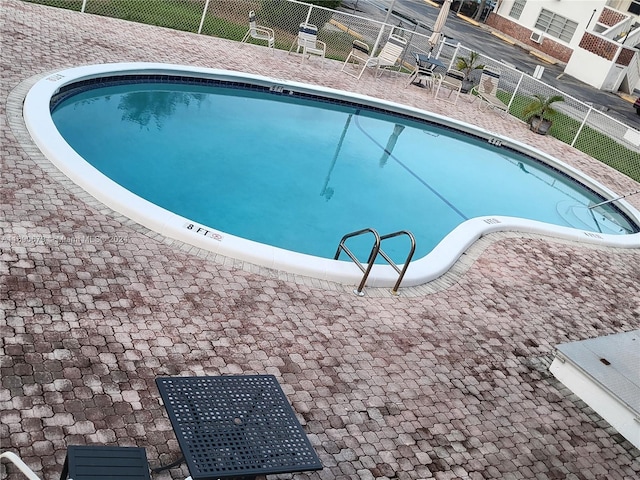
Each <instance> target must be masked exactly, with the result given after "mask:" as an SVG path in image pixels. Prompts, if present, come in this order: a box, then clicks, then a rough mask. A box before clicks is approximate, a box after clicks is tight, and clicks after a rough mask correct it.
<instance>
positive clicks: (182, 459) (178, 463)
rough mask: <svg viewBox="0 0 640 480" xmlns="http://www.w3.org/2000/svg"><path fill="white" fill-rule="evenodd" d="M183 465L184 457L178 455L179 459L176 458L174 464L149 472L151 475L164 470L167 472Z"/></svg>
mask: <svg viewBox="0 0 640 480" xmlns="http://www.w3.org/2000/svg"><path fill="white" fill-rule="evenodd" d="M183 463H184V455H180V458H178V459H177V460H176V461H175V462H172V463H170V464H168V465H163V466H161V467H156V468H152V469H151V471H152V472H153V473H159V472H164V471H165V470H169V469H170V468H175V467H178V466H180V465H182V464H183Z"/></svg>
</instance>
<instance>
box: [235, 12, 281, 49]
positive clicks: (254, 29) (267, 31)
mask: <svg viewBox="0 0 640 480" xmlns="http://www.w3.org/2000/svg"><path fill="white" fill-rule="evenodd" d="M250 38H253V39H254V40H259V41H262V42H267V46H268V47H269V48H271V49H272V50H273V45H274V44H275V41H276V36H275V34H274V33H273V29H271V28H269V27H263V26H262V25H257V24H256V13H255V12H254V11H253V10H251V11H250V12H249V30H247V33H245V34H244V37H242V43H244V42H246V41H247V40H249V39H250Z"/></svg>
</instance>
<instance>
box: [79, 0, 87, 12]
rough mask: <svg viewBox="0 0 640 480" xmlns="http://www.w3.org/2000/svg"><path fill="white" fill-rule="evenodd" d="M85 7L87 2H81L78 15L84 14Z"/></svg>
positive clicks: (84, 0)
mask: <svg viewBox="0 0 640 480" xmlns="http://www.w3.org/2000/svg"><path fill="white" fill-rule="evenodd" d="M86 7H87V0H82V8H81V9H80V13H84V9H85V8H86Z"/></svg>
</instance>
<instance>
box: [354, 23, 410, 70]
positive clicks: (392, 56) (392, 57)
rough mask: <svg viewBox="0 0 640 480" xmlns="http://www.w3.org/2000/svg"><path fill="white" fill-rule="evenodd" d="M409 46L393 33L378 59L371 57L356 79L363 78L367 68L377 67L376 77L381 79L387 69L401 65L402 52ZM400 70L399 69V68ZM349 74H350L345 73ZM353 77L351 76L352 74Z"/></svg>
mask: <svg viewBox="0 0 640 480" xmlns="http://www.w3.org/2000/svg"><path fill="white" fill-rule="evenodd" d="M406 46H407V41H406V40H405V39H404V38H402V37H400V36H398V35H394V34H393V33H392V34H391V35H389V38H388V39H387V41H386V43H385V44H384V46H383V47H382V50H380V53H379V54H378V56H377V57H370V58H369V59H368V60H367V61H366V62H365V63H364V64H363V66H362V69H361V70H360V72H359V73H358V75H357V76H356V75H353V76H354V77H356V78H358V79H359V78H360V77H362V74H363V73H364V71H365V70H366V68H367V67H375V68H376V71H375V75H376V77H379V76H380V75H382V71H383V70H385V69H391V68H394V67H395V66H396V65H399V60H400V57H401V56H402V52H404V48H405V47H406ZM398 68H399V67H398ZM345 73H349V72H345ZM350 75H351V74H350Z"/></svg>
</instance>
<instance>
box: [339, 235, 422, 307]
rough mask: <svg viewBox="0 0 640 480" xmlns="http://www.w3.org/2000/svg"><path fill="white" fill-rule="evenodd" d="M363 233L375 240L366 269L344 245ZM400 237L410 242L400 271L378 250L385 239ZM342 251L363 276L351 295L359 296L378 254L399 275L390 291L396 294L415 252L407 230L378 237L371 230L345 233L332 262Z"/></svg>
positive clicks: (413, 238) (411, 238) (414, 246)
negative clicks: (403, 236)
mask: <svg viewBox="0 0 640 480" xmlns="http://www.w3.org/2000/svg"><path fill="white" fill-rule="evenodd" d="M365 233H371V234H372V235H373V236H374V238H375V241H374V243H373V247H371V252H370V253H369V258H368V259H367V266H366V267H365V266H364V265H363V264H362V263H360V261H359V260H358V259H357V257H356V256H355V255H354V254H353V252H351V250H349V248H348V247H347V246H346V245H345V242H346V241H347V239H349V238H352V237H357V236H359V235H363V234H365ZM400 235H407V236H408V237H409V239H410V240H411V250H410V251H409V255H408V256H407V259H406V260H405V262H404V264H403V267H402V269H400V267H398V265H396V264H395V263H394V262H393V260H391V258H390V257H389V256H388V255H387V254H386V253H385V252H384V250H382V249H381V248H380V247H381V243H382V240H386V239H387V238H394V237H398V236H400ZM342 251H344V252H345V253H346V254H347V255H348V256H349V258H351V260H353V262H354V263H355V264H356V265H357V267H358V268H359V269H360V271H361V272H362V273H363V274H364V275H363V276H362V280H361V281H360V285H358V288H357V289H356V290H354V291H353V293H355V294H356V295H360V296H362V295H364V293H363V292H362V290H363V289H364V286H365V284H366V283H367V278H369V274H370V273H371V269H372V268H373V265H374V263H375V260H376V258H377V257H378V254H380V255H381V256H382V258H384V259H385V260H386V261H387V263H388V264H389V265H391V267H393V269H394V270H395V271H396V272H397V273H398V274H399V276H398V280H397V281H396V284H395V285H394V286H393V290H392V292H393V293H398V288H400V283H402V279H403V278H404V274H405V273H406V272H407V268H409V263H410V262H411V259H412V258H413V254H414V253H415V251H416V239H415V237H414V236H413V234H412V233H411V232H409V231H407V230H400V231H397V232H394V233H389V234H387V235H382V236H380V235H379V234H378V232H376V231H375V230H374V229H373V228H364V229H362V230H357V231H355V232H351V233H347V234H346V235H345V236H343V237H342V240H340V244H339V245H338V250H336V254H335V256H334V257H333V258H334V260H338V258H339V257H340V253H341V252H342Z"/></svg>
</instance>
